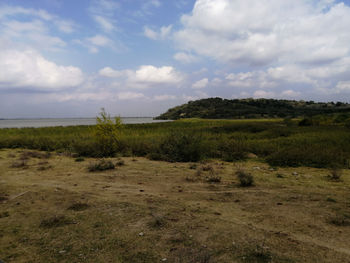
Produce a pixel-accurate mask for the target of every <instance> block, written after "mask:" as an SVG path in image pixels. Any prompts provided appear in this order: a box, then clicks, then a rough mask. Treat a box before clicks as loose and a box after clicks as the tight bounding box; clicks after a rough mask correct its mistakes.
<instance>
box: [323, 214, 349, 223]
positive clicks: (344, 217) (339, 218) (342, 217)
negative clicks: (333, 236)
mask: <svg viewBox="0 0 350 263" xmlns="http://www.w3.org/2000/svg"><path fill="white" fill-rule="evenodd" d="M328 222H329V223H330V224H332V225H336V226H350V215H348V214H337V215H336V216H334V217H332V218H330V219H329V220H328Z"/></svg>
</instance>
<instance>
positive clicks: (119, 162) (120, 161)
mask: <svg viewBox="0 0 350 263" xmlns="http://www.w3.org/2000/svg"><path fill="white" fill-rule="evenodd" d="M123 165H125V161H124V160H122V159H119V160H118V161H117V162H116V166H123Z"/></svg>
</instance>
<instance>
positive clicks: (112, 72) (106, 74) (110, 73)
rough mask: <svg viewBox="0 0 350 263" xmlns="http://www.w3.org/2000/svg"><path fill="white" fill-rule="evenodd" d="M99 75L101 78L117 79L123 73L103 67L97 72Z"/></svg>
mask: <svg viewBox="0 0 350 263" xmlns="http://www.w3.org/2000/svg"><path fill="white" fill-rule="evenodd" d="M99 74H100V75H101V76H103V77H109V78H119V77H121V76H122V75H123V72H121V71H118V70H114V69H112V68H110V67H105V68H103V69H101V70H100V71H99Z"/></svg>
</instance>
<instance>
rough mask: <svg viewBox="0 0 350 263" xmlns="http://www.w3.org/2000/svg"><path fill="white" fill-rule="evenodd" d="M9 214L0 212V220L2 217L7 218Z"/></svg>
mask: <svg viewBox="0 0 350 263" xmlns="http://www.w3.org/2000/svg"><path fill="white" fill-rule="evenodd" d="M9 216H10V213H9V212H7V211H5V212H0V218H4V217H9Z"/></svg>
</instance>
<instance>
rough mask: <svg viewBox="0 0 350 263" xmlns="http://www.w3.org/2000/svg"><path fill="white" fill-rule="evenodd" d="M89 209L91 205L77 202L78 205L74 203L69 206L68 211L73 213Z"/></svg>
mask: <svg viewBox="0 0 350 263" xmlns="http://www.w3.org/2000/svg"><path fill="white" fill-rule="evenodd" d="M89 207H90V205H88V204H86V203H81V202H77V203H74V204H72V205H71V206H69V207H68V208H67V209H68V210H73V211H83V210H86V209H88V208H89Z"/></svg>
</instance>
